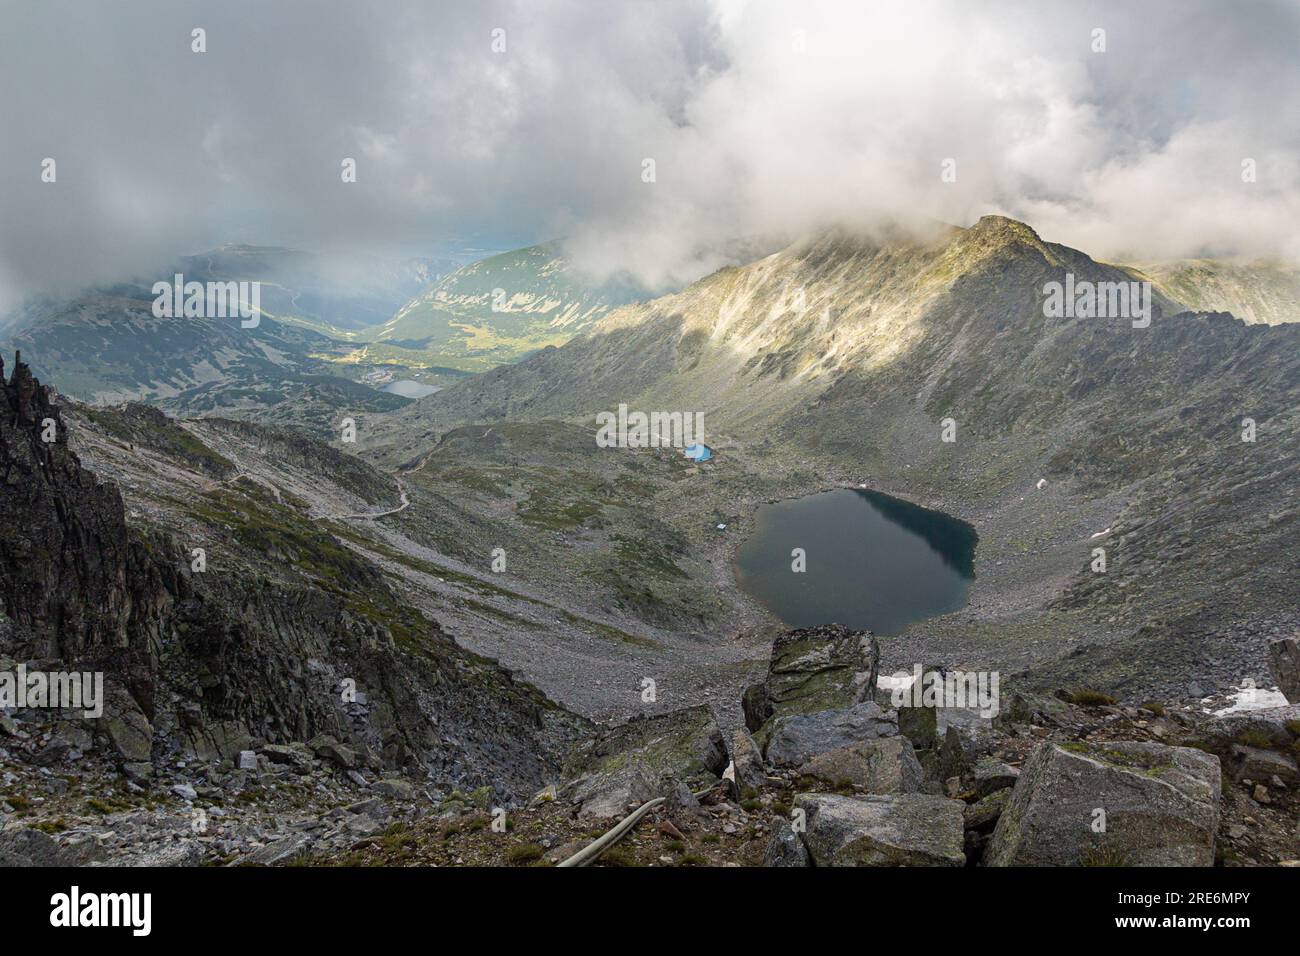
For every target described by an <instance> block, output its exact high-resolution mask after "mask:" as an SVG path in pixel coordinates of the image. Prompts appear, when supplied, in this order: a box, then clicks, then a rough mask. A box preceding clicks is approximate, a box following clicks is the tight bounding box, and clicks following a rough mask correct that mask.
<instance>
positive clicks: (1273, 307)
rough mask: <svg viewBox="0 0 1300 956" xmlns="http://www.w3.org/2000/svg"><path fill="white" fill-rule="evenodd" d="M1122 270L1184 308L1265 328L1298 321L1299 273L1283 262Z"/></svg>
mask: <svg viewBox="0 0 1300 956" xmlns="http://www.w3.org/2000/svg"><path fill="white" fill-rule="evenodd" d="M1125 268H1126V271H1127V272H1129V273H1130V274H1131V275H1133V276H1134V277H1135V278H1139V279H1150V280H1151V281H1153V282H1154V283H1156V285H1157V287H1158V288H1159V289H1160V291H1161V292H1163V293H1164V294H1165V295H1166V296H1168V297H1169V298H1171V299H1174V300H1176V301H1178V302H1181V303H1183V304H1184V305H1185V306H1186V307H1187V308H1189V309H1196V310H1198V311H1206V312H1231V313H1232V314H1233V315H1234V316H1236V317H1237V318H1239V319H1241V320H1242V321H1243V322H1262V323H1264V324H1266V325H1277V324H1279V323H1281V322H1300V270H1297V269H1296V268H1295V267H1294V266H1289V265H1287V264H1286V263H1283V262H1267V261H1265V262H1243V263H1236V262H1222V261H1219V260H1215V259H1186V260H1180V261H1176V262H1162V263H1154V264H1150V265H1139V266H1131V267H1125Z"/></svg>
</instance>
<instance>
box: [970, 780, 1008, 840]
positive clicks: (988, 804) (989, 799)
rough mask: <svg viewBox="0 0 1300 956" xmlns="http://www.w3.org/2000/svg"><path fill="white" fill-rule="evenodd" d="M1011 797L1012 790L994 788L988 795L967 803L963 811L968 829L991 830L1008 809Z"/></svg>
mask: <svg viewBox="0 0 1300 956" xmlns="http://www.w3.org/2000/svg"><path fill="white" fill-rule="evenodd" d="M1010 799H1011V791H1010V790H994V791H993V792H992V793H990V794H989V795H988V796H985V797H981V798H980V799H979V800H977V801H975V802H974V803H972V804H969V805H967V807H966V809H965V810H964V811H963V813H964V816H965V824H966V829H967V830H991V829H992V828H993V825H994V824H995V823H997V822H998V817H1000V816H1002V811H1003V810H1004V809H1006V805H1007V801H1008V800H1010Z"/></svg>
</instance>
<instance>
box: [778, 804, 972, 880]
mask: <svg viewBox="0 0 1300 956" xmlns="http://www.w3.org/2000/svg"><path fill="white" fill-rule="evenodd" d="M795 806H796V807H797V808H798V809H801V810H803V811H804V812H805V813H806V814H807V817H806V821H805V822H806V832H804V833H803V842H804V845H805V846H806V847H807V848H808V853H809V856H810V857H811V858H812V861H813V864H814V865H815V866H963V865H964V864H965V862H966V856H965V854H964V853H963V851H962V845H963V829H962V804H961V803H960V802H959V801H956V800H948V799H945V798H944V797H936V796H931V795H929V794H922V793H902V794H890V795H872V796H865V797H840V796H833V795H828V794H809V793H803V794H799V796H797V797H796V798H795Z"/></svg>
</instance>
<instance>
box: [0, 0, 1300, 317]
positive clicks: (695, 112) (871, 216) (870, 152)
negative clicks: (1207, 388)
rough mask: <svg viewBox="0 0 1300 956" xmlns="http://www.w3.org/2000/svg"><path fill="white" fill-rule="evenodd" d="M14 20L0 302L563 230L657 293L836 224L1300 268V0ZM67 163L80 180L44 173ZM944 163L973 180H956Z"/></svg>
mask: <svg viewBox="0 0 1300 956" xmlns="http://www.w3.org/2000/svg"><path fill="white" fill-rule="evenodd" d="M4 16H5V29H4V31H3V33H2V34H0V80H3V84H2V85H0V90H2V91H3V92H0V129H3V131H4V134H3V137H2V138H0V170H3V174H4V177H5V189H4V190H2V191H0V308H3V307H5V306H6V305H12V304H13V302H15V301H16V300H17V298H18V297H19V296H21V295H22V294H25V293H29V292H33V291H41V290H46V289H51V288H56V289H67V288H73V287H76V286H79V285H84V284H88V283H91V282H97V281H104V280H106V279H112V278H117V277H120V276H122V275H124V274H147V273H148V272H149V270H155V269H158V268H160V267H162V266H164V265H165V264H166V263H167V262H168V261H170V260H171V258H172V257H173V256H175V255H176V254H180V253H189V252H195V251H198V250H200V249H202V248H205V247H209V246H212V245H215V244H217V243H220V242H223V241H228V240H239V241H250V242H278V243H283V244H289V245H298V246H303V247H308V248H341V247H358V248H364V247H368V246H376V245H391V244H398V243H420V242H424V241H435V240H445V239H447V238H451V237H456V236H467V235H475V236H506V235H509V236H524V237H531V238H534V239H543V238H549V237H552V236H556V235H565V236H568V237H569V239H570V249H571V250H572V252H573V253H574V255H575V256H576V258H577V260H578V262H579V263H580V264H581V265H583V266H584V267H586V268H588V269H590V270H591V271H592V272H594V273H599V274H606V273H609V272H614V271H628V272H631V273H632V274H634V275H636V276H638V277H640V278H641V279H642V280H643V281H645V282H647V283H649V284H652V285H655V284H665V283H668V282H672V281H679V280H683V279H688V278H691V277H693V276H695V275H698V274H700V273H702V272H704V271H707V270H709V269H712V268H715V267H716V266H718V265H721V264H723V262H725V261H726V260H727V258H728V257H729V256H730V255H731V254H732V250H734V248H735V244H736V242H737V241H741V240H754V241H758V242H762V241H765V240H769V239H770V240H773V241H775V240H778V239H780V238H781V237H788V236H792V235H795V234H797V233H799V232H802V231H805V230H807V229H810V228H815V227H816V226H818V225H819V224H822V223H825V222H828V221H831V220H835V219H840V220H848V221H855V220H856V221H875V220H881V219H895V220H902V221H906V220H909V219H938V220H942V221H949V222H957V223H964V222H969V221H971V220H972V219H973V218H975V217H977V216H978V215H980V214H982V213H985V212H1002V213H1006V214H1009V215H1014V216H1018V217H1021V218H1025V219H1027V220H1029V221H1030V222H1031V223H1033V224H1034V225H1035V226H1036V227H1037V228H1038V229H1039V231H1040V232H1042V233H1043V234H1044V235H1045V236H1046V237H1048V238H1050V239H1054V240H1058V241H1064V242H1069V243H1071V244H1075V245H1079V246H1081V247H1083V248H1086V249H1087V250H1088V251H1090V252H1093V253H1094V254H1099V255H1132V256H1135V257H1141V258H1153V257H1168V256H1181V255H1195V254H1207V253H1212V254H1240V255H1280V256H1289V257H1296V258H1300V240H1298V239H1297V233H1296V228H1295V225H1294V224H1295V223H1296V222H1297V221H1300V165H1298V163H1297V156H1298V155H1300V151H1298V147H1300V129H1298V128H1297V127H1298V125H1300V124H1298V123H1297V120H1296V117H1298V116H1300V92H1298V91H1300V82H1298V81H1300V57H1298V56H1297V55H1296V54H1297V52H1298V51H1297V45H1298V44H1300V41H1298V40H1297V37H1300V8H1298V7H1297V5H1296V4H1295V3H1292V2H1282V0H1275V2H1267V0H1262V2H1258V3H1253V4H1251V5H1249V6H1248V7H1229V6H1225V5H1222V4H1215V3H1209V2H1196V0H1191V2H1148V3H1143V4H1140V5H1135V4H1127V3H1124V4H1120V3H1113V4H1093V5H1087V4H1064V3H1062V4H1042V3H1029V2H1025V3H982V4H967V3H957V2H953V3H919V4H918V3H915V2H908V3H902V2H900V3H870V4H864V3H859V2H852V0H847V2H821V3H818V2H812V3H801V4H790V3H775V2H773V3H743V2H736V0H725V2H724V0H718V2H714V3H708V2H704V0H700V2H669V3H663V2H657V3H656V2H626V0H620V2H618V3H601V2H596V0H559V2H548V3H537V2H524V0H520V2H505V0H493V2H466V3H429V2H414V0H412V2H379V3H373V4H358V3H353V2H332V0H330V2H317V3H310V4H308V3H290V2H281V3H268V2H251V0H235V2H226V3H222V4H219V5H218V4H211V3H201V2H193V0H180V2H177V0H166V2H163V0H158V2H148V0H137V2H132V3H130V4H87V3H75V2H45V3H41V4H25V3H9V4H7V5H6V8H5V14H4ZM194 27H203V28H205V29H206V31H207V42H208V52H207V53H205V54H202V55H197V54H193V53H191V52H190V31H191V29H192V28H194ZM497 27H501V28H504V29H505V30H506V40H507V52H506V53H504V54H494V53H493V52H492V50H491V47H490V43H491V31H492V30H493V29H494V28H497ZM1094 27H1102V28H1104V29H1105V30H1106V31H1107V51H1106V52H1105V53H1104V54H1096V53H1093V52H1092V50H1091V49H1090V33H1091V30H1092V29H1093V28H1094ZM796 31H802V33H801V34H799V35H800V36H802V37H803V39H804V41H805V49H804V50H803V52H798V51H797V50H796V48H795V36H796ZM46 156H51V157H54V158H55V159H56V160H57V162H58V183H57V184H54V185H48V184H43V183H41V182H40V179H39V171H40V166H39V164H40V161H41V159H42V158H43V157H46ZM345 156H350V157H354V158H356V160H357V161H358V166H359V172H358V182H357V183H356V184H355V185H344V184H342V183H341V182H340V179H339V168H340V167H339V163H340V160H341V159H342V158H343V157H345ZM646 157H652V158H654V159H655V161H656V165H657V181H656V182H655V183H653V184H647V183H643V182H642V181H641V162H642V160H643V159H644V158H646ZM947 157H952V158H954V159H956V161H957V168H958V180H957V182H956V183H952V184H945V183H941V182H940V179H939V163H940V162H941V160H943V159H944V158H947ZM1245 157H1251V158H1253V159H1255V160H1256V162H1257V164H1258V182H1256V183H1254V184H1244V183H1242V182H1241V179H1240V163H1241V160H1242V159H1243V158H1245Z"/></svg>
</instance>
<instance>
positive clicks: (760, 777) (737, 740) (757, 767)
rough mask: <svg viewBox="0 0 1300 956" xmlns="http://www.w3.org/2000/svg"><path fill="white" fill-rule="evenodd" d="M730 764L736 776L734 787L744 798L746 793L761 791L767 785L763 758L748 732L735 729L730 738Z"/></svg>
mask: <svg viewBox="0 0 1300 956" xmlns="http://www.w3.org/2000/svg"><path fill="white" fill-rule="evenodd" d="M731 764H732V767H733V768H734V772H735V776H736V787H737V788H738V789H739V791H740V795H741V796H742V797H744V796H745V795H746V793H747V791H753V790H762V789H763V787H764V785H765V784H766V783H767V773H766V771H765V770H764V768H763V757H762V755H761V754H759V752H758V745H757V744H755V743H754V738H753V737H751V736H749V731H747V730H745V728H744V727H737V728H736V732H735V733H734V734H733V735H732V738H731Z"/></svg>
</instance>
